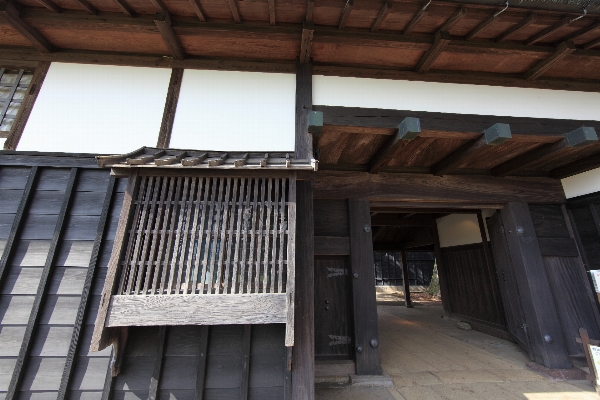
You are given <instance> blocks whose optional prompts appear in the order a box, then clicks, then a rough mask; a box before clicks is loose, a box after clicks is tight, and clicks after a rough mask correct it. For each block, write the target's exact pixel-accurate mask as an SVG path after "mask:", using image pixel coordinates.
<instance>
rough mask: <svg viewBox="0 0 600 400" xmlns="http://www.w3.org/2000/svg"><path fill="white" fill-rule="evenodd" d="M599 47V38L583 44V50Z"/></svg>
mask: <svg viewBox="0 0 600 400" xmlns="http://www.w3.org/2000/svg"><path fill="white" fill-rule="evenodd" d="M597 46H600V37H599V38H598V39H594V40H590V41H589V42H587V43H585V44H583V46H582V47H583V48H584V49H593V48H594V47H597Z"/></svg>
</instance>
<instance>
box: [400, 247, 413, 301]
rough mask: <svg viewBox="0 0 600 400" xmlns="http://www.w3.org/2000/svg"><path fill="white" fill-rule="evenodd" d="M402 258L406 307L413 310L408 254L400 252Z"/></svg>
mask: <svg viewBox="0 0 600 400" xmlns="http://www.w3.org/2000/svg"><path fill="white" fill-rule="evenodd" d="M400 254H401V256H402V283H403V284H404V305H405V306H406V308H413V305H412V301H411V300H410V280H409V279H408V264H407V263H406V252H405V251H404V250H402V251H401V252H400Z"/></svg>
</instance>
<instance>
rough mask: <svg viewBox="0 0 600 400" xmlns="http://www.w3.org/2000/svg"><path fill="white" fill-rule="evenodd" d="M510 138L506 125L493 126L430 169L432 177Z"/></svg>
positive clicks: (442, 173) (508, 127)
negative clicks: (477, 152) (481, 150)
mask: <svg viewBox="0 0 600 400" xmlns="http://www.w3.org/2000/svg"><path fill="white" fill-rule="evenodd" d="M511 138H512V134H511V132H510V126H509V125H508V124H495V125H493V126H492V127H490V128H488V129H486V130H485V131H483V135H481V137H480V138H479V139H474V140H471V141H469V142H468V143H466V144H465V145H463V146H462V147H460V148H459V149H458V150H455V151H454V152H452V153H450V154H449V155H447V156H446V157H444V158H442V159H441V160H440V161H438V162H437V163H435V164H434V165H433V166H432V167H431V173H432V174H433V175H438V176H439V175H445V174H447V173H448V172H450V171H452V170H453V169H455V168H457V167H458V166H459V165H460V164H461V163H462V162H463V161H464V160H465V158H467V157H468V156H470V155H472V154H473V153H475V152H476V151H477V150H479V149H480V148H481V147H483V146H486V145H499V144H502V143H504V142H506V141H507V140H509V139H511Z"/></svg>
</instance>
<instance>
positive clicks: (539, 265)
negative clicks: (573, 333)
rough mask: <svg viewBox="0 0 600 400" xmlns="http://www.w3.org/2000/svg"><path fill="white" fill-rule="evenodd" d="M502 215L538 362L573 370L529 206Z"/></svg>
mask: <svg viewBox="0 0 600 400" xmlns="http://www.w3.org/2000/svg"><path fill="white" fill-rule="evenodd" d="M501 214H502V221H503V222H504V229H505V231H506V240H507V243H508V249H509V252H510V256H511V259H512V263H513V268H514V272H515V276H516V279H517V285H518V287H519V293H520V297H521V303H522V305H523V311H524V313H525V320H526V322H527V326H526V328H527V333H528V335H529V339H530V342H531V345H532V347H533V352H534V355H535V361H536V362H537V363H538V364H541V365H543V366H545V367H546V368H571V362H570V360H569V356H568V354H567V347H566V344H565V338H564V337H563V333H562V329H561V325H560V321H559V319H558V313H557V310H556V306H555V305H554V298H553V296H552V289H551V287H550V282H549V280H548V276H547V274H546V268H545V266H544V260H543V259H542V254H541V251H540V246H539V243H538V239H537V236H536V233H535V229H534V226H533V220H532V219H531V214H530V212H529V206H528V205H527V203H523V202H514V203H513V202H511V203H507V204H506V205H505V206H504V208H503V209H502V211H501ZM557 300H558V301H560V299H557ZM569 340H573V339H572V338H570V339H569Z"/></svg>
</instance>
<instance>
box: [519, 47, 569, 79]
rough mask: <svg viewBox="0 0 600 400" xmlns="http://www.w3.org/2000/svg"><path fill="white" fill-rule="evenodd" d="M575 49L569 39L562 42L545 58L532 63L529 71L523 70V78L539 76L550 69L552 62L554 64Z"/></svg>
mask: <svg viewBox="0 0 600 400" xmlns="http://www.w3.org/2000/svg"><path fill="white" fill-rule="evenodd" d="M575 50H577V48H576V47H575V44H574V43H573V42H572V41H570V40H569V41H566V42H562V43H561V44H560V45H559V46H558V47H557V48H556V50H555V51H554V54H552V55H551V56H550V57H548V58H547V59H545V60H543V61H540V62H539V63H537V64H536V65H534V66H533V67H532V68H531V69H530V70H529V71H527V72H525V75H524V77H525V79H527V80H528V81H532V80H535V79H537V78H539V77H540V76H542V75H543V74H544V72H546V71H547V70H548V69H550V67H552V66H553V65H554V64H556V63H557V62H559V61H560V60H562V59H563V58H565V57H566V56H568V55H569V54H571V53H572V52H574V51H575Z"/></svg>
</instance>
